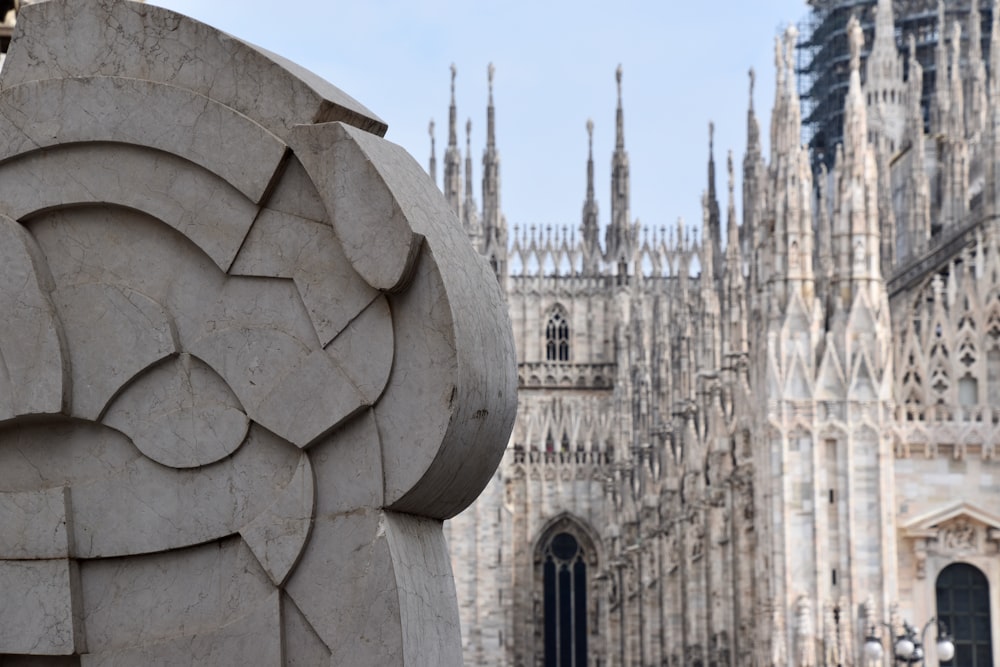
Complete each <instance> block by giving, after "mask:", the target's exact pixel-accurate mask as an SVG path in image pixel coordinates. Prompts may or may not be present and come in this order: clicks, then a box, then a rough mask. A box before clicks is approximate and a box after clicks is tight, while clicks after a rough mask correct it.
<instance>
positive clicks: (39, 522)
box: [0, 487, 70, 560]
mask: <svg viewBox="0 0 1000 667" xmlns="http://www.w3.org/2000/svg"><path fill="white" fill-rule="evenodd" d="M66 495H67V494H66V489H65V488H63V487H57V488H54V489H43V490H39V491H21V492H14V493H0V559H4V558H9V559H11V560H15V559H24V560H30V559H35V558H68V557H69V556H70V553H69V537H68V534H67V533H68V528H67V524H68V517H67V516H66Z"/></svg>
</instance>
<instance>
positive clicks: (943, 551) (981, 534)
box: [901, 502, 1000, 578]
mask: <svg viewBox="0 0 1000 667" xmlns="http://www.w3.org/2000/svg"><path fill="white" fill-rule="evenodd" d="M901 533H902V537H903V538H904V539H908V540H912V544H913V552H914V556H915V558H916V563H917V576H918V577H919V578H923V577H924V576H925V574H926V567H925V565H926V561H927V555H928V554H929V553H933V554H937V555H939V556H946V557H950V558H962V557H967V556H972V555H981V554H984V553H987V552H991V553H992V552H995V551H996V550H997V546H998V544H1000V516H997V515H995V514H993V513H991V512H987V511H986V510H984V509H982V508H980V507H976V506H975V505H973V504H972V503H968V502H956V503H952V504H950V505H947V506H945V507H942V508H939V509H936V510H934V511H932V512H928V513H926V514H922V515H920V516H917V517H914V518H913V519H911V520H910V521H908V522H906V523H905V524H903V525H902V527H901Z"/></svg>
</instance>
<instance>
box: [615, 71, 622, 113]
mask: <svg viewBox="0 0 1000 667" xmlns="http://www.w3.org/2000/svg"><path fill="white" fill-rule="evenodd" d="M615 82H616V83H617V84H618V104H619V106H620V105H621V103H622V65H621V63H618V68H617V69H616V70H615Z"/></svg>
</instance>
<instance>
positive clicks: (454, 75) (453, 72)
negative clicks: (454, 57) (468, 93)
mask: <svg viewBox="0 0 1000 667" xmlns="http://www.w3.org/2000/svg"><path fill="white" fill-rule="evenodd" d="M450 69H451V101H452V102H454V101H455V77H456V76H458V68H457V67H455V63H452V64H451V68H450Z"/></svg>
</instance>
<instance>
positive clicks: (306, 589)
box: [0, 0, 516, 665]
mask: <svg viewBox="0 0 1000 667" xmlns="http://www.w3.org/2000/svg"><path fill="white" fill-rule="evenodd" d="M384 132H385V124H384V123H382V121H380V120H379V119H377V118H376V117H375V116H373V115H372V114H371V112H369V111H368V110H367V109H365V108H364V107H363V106H361V105H360V104H358V103H357V102H355V101H354V100H352V99H351V98H350V97H348V96H347V95H345V94H344V93H342V92H341V91H339V90H337V89H336V88H334V87H333V86H331V85H329V84H327V83H325V82H322V81H320V80H318V79H316V78H315V77H314V76H312V75H311V74H308V73H306V72H304V71H302V70H300V69H298V68H296V67H295V66H293V65H291V64H289V63H286V62H284V61H282V60H280V59H278V58H277V57H275V56H273V55H271V54H266V53H263V52H261V51H258V50H257V49H255V48H253V47H251V46H249V45H247V44H244V43H242V42H240V41H239V40H236V39H233V38H231V37H229V36H227V35H223V34H221V33H219V32H217V31H215V30H213V29H212V28H209V27H207V26H205V25H202V24H199V23H197V22H195V21H192V20H190V19H188V18H186V17H183V16H180V15H177V14H174V13H172V12H169V11H167V10H163V9H159V8H156V7H151V6H146V5H142V4H138V3H132V2H127V1H125V0H65V1H63V2H49V3H40V4H33V5H31V6H25V7H24V8H23V9H22V11H21V13H20V14H19V16H18V21H17V32H16V34H15V37H14V41H13V44H12V46H11V49H10V52H9V54H8V57H7V60H6V63H5V65H4V68H3V70H2V77H0V308H2V309H3V313H4V317H3V318H2V321H0V361H2V363H0V591H3V592H2V594H0V662H4V661H5V660H11V661H15V662H16V661H18V660H25V659H26V658H25V656H35V657H36V659H41V658H40V657H39V656H57V655H62V656H78V658H74V659H75V660H78V664H82V665H125V664H129V665H137V664H148V665H167V664H182V663H184V664H188V663H194V664H213V665H244V664H255V665H318V664H350V665H393V664H398V665H402V664H435V665H452V664H454V665H457V664H461V645H460V639H459V629H458V608H457V604H456V599H455V592H454V584H453V580H452V576H451V568H450V564H449V560H448V554H447V548H446V545H445V541H444V536H443V532H442V529H441V526H442V524H441V521H442V520H443V519H446V518H449V517H451V516H453V515H455V514H456V513H458V512H459V511H461V510H462V509H464V508H465V507H466V506H467V505H468V504H469V503H470V502H471V501H472V500H473V499H474V498H475V497H476V496H477V495H478V494H479V493H480V491H481V490H482V489H483V488H484V487H485V485H486V483H487V482H488V481H489V479H490V477H491V475H492V474H493V471H494V470H495V469H496V466H497V464H498V462H499V459H500V456H501V454H502V452H503V448H504V445H505V444H506V441H507V436H508V435H509V433H510V429H511V426H512V423H513V418H514V410H515V401H514V397H515V381H516V378H515V369H514V350H513V341H512V337H511V333H510V331H511V329H510V324H509V320H508V318H507V314H506V308H505V306H504V302H503V299H502V297H501V292H500V289H499V286H498V285H497V281H496V279H495V278H494V275H493V273H492V272H491V271H490V269H489V267H488V265H487V264H486V262H485V261H484V260H482V259H481V258H479V257H478V256H477V255H476V253H475V252H474V250H473V249H472V247H471V246H470V244H469V243H468V241H467V240H466V238H465V237H464V234H463V232H462V229H461V226H460V223H459V222H458V220H457V219H456V218H455V216H454V214H453V213H452V212H451V211H450V209H449V208H448V206H447V203H446V202H445V201H444V199H443V197H442V196H441V195H440V193H438V192H437V191H436V189H435V188H434V186H433V184H432V183H431V181H430V180H428V179H427V177H426V175H425V174H424V173H423V172H422V170H421V168H420V167H419V166H418V165H417V164H416V163H415V162H414V161H413V160H412V159H411V158H410V157H409V155H407V154H406V153H405V151H403V150H402V149H401V148H400V147H398V146H396V145H394V144H392V143H389V142H387V141H385V140H384V139H382V138H381V135H382V134H383V133H384ZM16 656H20V657H16ZM12 664H13V663H12ZM18 664H19V663H18ZM60 664H62V663H60Z"/></svg>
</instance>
